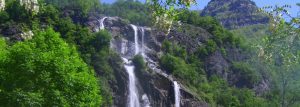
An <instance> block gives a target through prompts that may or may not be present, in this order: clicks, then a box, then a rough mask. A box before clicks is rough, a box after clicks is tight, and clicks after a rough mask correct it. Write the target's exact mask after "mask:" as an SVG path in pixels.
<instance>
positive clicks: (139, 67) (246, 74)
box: [0, 0, 300, 107]
mask: <svg viewBox="0 0 300 107" xmlns="http://www.w3.org/2000/svg"><path fill="white" fill-rule="evenodd" d="M154 1H155V0H154ZM152 3H153V2H152ZM185 5H189V4H188V3H185ZM39 6H40V9H39V12H38V13H33V12H31V11H28V10H26V9H25V8H24V6H23V5H20V3H19V0H6V7H5V9H4V10H3V11H0V29H1V30H0V35H1V37H2V36H3V38H0V96H1V97H0V104H1V105H3V106H99V105H101V106H112V104H113V102H114V101H113V97H112V89H111V88H110V87H109V83H112V81H115V80H116V79H115V77H114V70H119V69H121V68H118V65H121V64H122V63H121V60H120V58H119V56H118V55H117V54H116V53H115V52H113V51H112V50H110V48H109V45H110V41H111V39H112V38H111V35H110V33H109V32H108V31H106V30H101V31H99V32H97V33H93V32H91V31H90V30H89V28H88V27H87V26H85V25H84V23H85V21H86V20H87V19H88V15H89V14H90V13H95V12H96V13H99V14H105V15H108V16H119V17H122V18H124V19H126V20H129V22H130V23H133V24H137V25H140V26H151V25H153V20H152V18H151V16H150V14H151V8H148V5H146V4H142V3H140V2H135V1H131V0H118V1H117V2H115V3H113V4H99V3H98V0H39ZM224 8H226V7H224ZM152 10H153V9H152ZM159 11H163V10H158V11H157V12H159ZM170 12H171V13H169V15H170V16H172V15H174V13H172V12H175V10H172V11H170ZM176 12H179V13H181V14H176V17H175V16H174V19H178V20H179V21H180V22H182V23H184V24H189V25H192V26H195V27H201V28H203V29H205V30H206V31H208V32H209V33H210V34H212V35H213V36H212V37H211V38H209V39H208V40H207V41H205V42H204V43H203V45H201V46H200V47H197V51H195V52H192V53H191V52H188V50H187V49H186V47H185V46H183V45H180V44H176V43H174V42H172V41H168V40H165V41H164V42H163V43H162V51H163V54H162V56H161V57H160V58H159V64H160V66H161V67H162V69H163V70H165V71H167V73H168V74H171V75H173V76H174V77H175V78H176V80H179V81H180V82H182V83H184V85H186V86H187V87H188V88H189V89H190V90H192V91H193V92H195V93H196V95H197V97H198V98H199V99H201V100H203V101H206V102H208V103H209V104H211V105H212V106H224V107H233V106H235V107H265V106H272V107H273V106H279V105H280V104H279V102H280V101H281V103H283V104H281V106H287V105H289V104H290V103H289V104H288V103H286V102H291V103H292V104H290V106H298V105H299V102H298V99H299V96H300V95H299V94H298V93H299V90H295V89H296V88H298V87H299V86H298V84H299V80H298V79H297V76H299V73H297V72H295V71H296V70H298V69H299V67H298V66H299V65H298V64H299V62H298V61H299V60H294V59H293V61H294V62H295V63H294V64H291V63H287V64H286V62H284V63H283V62H281V61H280V60H288V59H289V58H291V57H290V56H291V55H294V56H298V55H299V52H298V51H297V50H298V47H297V46H299V45H298V44H297V45H295V47H293V48H292V50H293V51H292V52H290V51H287V52H286V53H284V55H286V56H287V57H284V56H280V57H277V58H273V59H272V62H271V63H266V62H265V61H264V60H261V58H260V57H257V55H256V53H255V52H261V51H260V49H261V48H260V49H255V48H253V45H250V44H254V43H255V44H256V43H257V44H260V43H261V42H264V41H262V40H268V39H262V38H268V37H269V36H267V35H270V31H268V30H266V26H267V25H255V26H247V27H244V28H241V29H236V30H234V31H229V30H226V29H225V28H224V27H222V25H221V24H220V23H219V22H218V21H217V19H215V18H213V17H209V16H205V17H202V16H200V15H199V12H198V11H189V10H182V9H181V10H176ZM163 13H164V12H162V13H160V14H163ZM170 16H169V17H170ZM285 26H287V25H285V23H284V22H283V23H281V29H280V28H278V29H276V30H277V32H276V33H273V34H274V35H273V36H275V37H281V36H280V35H283V34H282V32H288V31H290V29H292V31H293V32H296V33H298V31H297V30H295V29H294V28H290V26H289V28H290V29H283V28H284V27H285ZM282 27H283V28H282ZM24 32H25V33H24ZM26 32H31V33H32V34H33V35H34V36H33V35H31V33H26ZM189 32H193V31H189ZM20 35H21V36H20ZM278 35H279V36H278ZM284 37H289V36H286V34H285V35H284ZM269 39H274V38H269ZM275 40H276V38H275V39H274V41H275ZM295 40H298V38H297V39H295ZM253 41H255V42H253ZM270 43H273V42H270ZM275 43H276V46H281V45H282V42H280V41H279V42H275ZM278 44H279V45H278ZM260 45H262V44H260ZM255 46H257V45H255ZM267 46H270V45H266V47H267ZM268 48H269V47H267V49H268ZM283 48H285V47H283ZM283 48H282V47H277V50H274V48H269V50H266V52H271V54H273V55H274V56H278V54H276V52H277V53H279V52H282V51H281V50H280V49H282V50H284V49H283ZM229 49H236V50H240V51H241V54H243V55H245V56H246V58H244V59H242V60H237V59H234V58H231V57H232V56H230V55H231V54H232V53H231V51H230V50H229ZM272 49H273V51H272ZM217 52H220V53H222V55H221V56H222V57H224V58H225V60H226V61H228V62H230V67H229V69H228V71H226V72H227V73H228V74H234V76H235V77H237V80H226V79H224V78H222V77H221V76H220V75H218V74H216V73H211V72H209V70H207V69H206V66H207V65H205V63H206V61H207V60H208V59H207V58H208V57H210V56H211V55H212V54H214V53H217ZM253 54H254V55H253ZM262 56H263V55H262ZM284 58H287V59H284ZM112 62H114V63H112ZM287 62H288V61H287ZM296 62H297V63H296ZM133 64H134V65H135V67H136V68H135V69H136V71H139V72H147V67H146V63H145V62H144V60H143V58H142V56H139V55H138V56H135V57H134V58H133ZM290 68H292V70H291V69H290ZM270 71H277V72H275V73H274V72H270ZM282 71H290V72H288V73H287V75H285V73H283V72H282ZM283 76H284V77H283ZM269 78H271V79H270V80H272V81H271V83H272V84H274V85H272V86H270V87H271V90H270V91H268V92H266V93H264V94H263V95H257V93H255V92H254V91H253V88H254V85H257V84H258V83H259V82H260V81H261V80H263V79H269ZM285 78H288V79H285ZM287 80H289V83H290V84H294V85H293V86H286V87H283V86H285V83H284V81H287ZM279 83H282V84H279ZM281 87H283V88H281ZM283 92H285V93H283ZM283 94H285V95H283ZM283 96H284V97H285V99H282V97H283ZM282 100H283V101H282Z"/></svg>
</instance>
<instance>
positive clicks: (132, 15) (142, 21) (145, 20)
mask: <svg viewBox="0 0 300 107" xmlns="http://www.w3.org/2000/svg"><path fill="white" fill-rule="evenodd" d="M100 11H101V13H103V14H105V15H108V16H118V17H121V18H124V19H128V20H129V21H130V23H132V24H136V25H142V26H150V25H152V21H151V16H150V14H151V13H150V11H149V9H148V7H147V5H145V4H142V3H141V2H139V1H130V0H125V1H123V0H119V1H117V2H115V3H113V4H111V5H106V4H103V6H102V8H101V9H100Z"/></svg>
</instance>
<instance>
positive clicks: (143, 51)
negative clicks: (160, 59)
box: [141, 28, 145, 57]
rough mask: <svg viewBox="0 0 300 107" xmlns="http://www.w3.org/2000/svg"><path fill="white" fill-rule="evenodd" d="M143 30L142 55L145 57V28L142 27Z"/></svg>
mask: <svg viewBox="0 0 300 107" xmlns="http://www.w3.org/2000/svg"><path fill="white" fill-rule="evenodd" d="M141 31H142V56H143V57H145V47H144V39H145V38H144V36H145V29H144V28H141Z"/></svg>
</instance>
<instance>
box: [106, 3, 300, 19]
mask: <svg viewBox="0 0 300 107" xmlns="http://www.w3.org/2000/svg"><path fill="white" fill-rule="evenodd" d="M115 1H117V0H101V2H104V3H113V2H115ZM140 1H141V2H145V0H140ZM209 1H210V0H197V3H198V4H197V5H194V6H192V7H191V9H192V10H200V9H203V8H204V7H205V6H206V5H207V3H208V2H209ZM252 1H254V2H255V3H256V5H257V6H258V7H263V6H274V5H285V4H287V5H291V6H292V8H291V9H289V12H290V13H291V14H292V15H293V16H296V15H297V13H298V10H300V8H299V7H297V6H296V3H297V1H298V3H300V0H252ZM299 14H300V13H299Z"/></svg>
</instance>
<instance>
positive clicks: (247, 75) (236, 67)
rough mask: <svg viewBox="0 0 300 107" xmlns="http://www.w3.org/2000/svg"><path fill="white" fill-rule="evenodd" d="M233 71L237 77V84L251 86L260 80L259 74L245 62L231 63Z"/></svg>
mask: <svg viewBox="0 0 300 107" xmlns="http://www.w3.org/2000/svg"><path fill="white" fill-rule="evenodd" d="M232 70H233V72H234V73H235V74H236V75H237V76H238V77H239V82H238V84H240V85H246V86H247V87H250V88H251V87H252V86H253V85H255V84H257V83H258V82H259V81H260V79H261V78H260V76H259V74H258V73H257V72H256V71H255V70H254V69H252V67H251V66H250V65H249V64H247V63H241V62H235V63H233V65H232Z"/></svg>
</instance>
